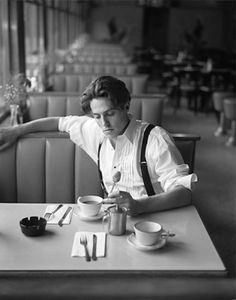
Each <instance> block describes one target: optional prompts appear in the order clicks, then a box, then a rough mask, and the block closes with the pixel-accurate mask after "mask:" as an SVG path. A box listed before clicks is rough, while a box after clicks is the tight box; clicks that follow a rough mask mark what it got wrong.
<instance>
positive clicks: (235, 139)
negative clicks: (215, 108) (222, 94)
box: [223, 96, 236, 146]
mask: <svg viewBox="0 0 236 300" xmlns="http://www.w3.org/2000/svg"><path fill="white" fill-rule="evenodd" d="M223 105H224V113H225V117H226V119H228V120H230V121H231V130H232V132H231V136H230V137H229V139H228V141H227V143H226V145H227V146H235V145H236V97H235V96H234V97H229V98H226V99H225V100H224V104H223Z"/></svg>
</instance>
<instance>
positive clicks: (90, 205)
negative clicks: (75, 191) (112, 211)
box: [77, 195, 103, 217]
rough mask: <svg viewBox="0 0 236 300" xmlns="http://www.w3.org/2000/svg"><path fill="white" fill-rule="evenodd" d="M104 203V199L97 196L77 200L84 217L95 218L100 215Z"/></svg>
mask: <svg viewBox="0 0 236 300" xmlns="http://www.w3.org/2000/svg"><path fill="white" fill-rule="evenodd" d="M102 202H103V199H102V198H101V197H99V196H95V195H88V196H82V197H79V198H78V200H77V203H78V205H79V208H80V211H81V213H82V215H84V216H86V217H94V216H96V215H97V214H99V212H100V210H101V207H102Z"/></svg>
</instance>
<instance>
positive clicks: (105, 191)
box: [97, 143, 108, 195]
mask: <svg viewBox="0 0 236 300" xmlns="http://www.w3.org/2000/svg"><path fill="white" fill-rule="evenodd" d="M101 147H102V143H100V144H99V146H98V159H97V164H98V173H99V177H100V182H101V186H102V189H103V192H104V194H105V195H108V193H107V190H106V188H105V185H104V182H103V179H102V172H101V169H100V152H101Z"/></svg>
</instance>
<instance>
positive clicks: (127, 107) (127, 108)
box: [125, 102, 130, 111]
mask: <svg viewBox="0 0 236 300" xmlns="http://www.w3.org/2000/svg"><path fill="white" fill-rule="evenodd" d="M129 107H130V102H128V103H126V104H125V109H126V110H127V111H128V110H129Z"/></svg>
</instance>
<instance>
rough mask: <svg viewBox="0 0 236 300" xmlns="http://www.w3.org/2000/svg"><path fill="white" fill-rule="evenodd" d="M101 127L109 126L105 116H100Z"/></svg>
mask: <svg viewBox="0 0 236 300" xmlns="http://www.w3.org/2000/svg"><path fill="white" fill-rule="evenodd" d="M101 122H102V126H107V125H108V124H109V122H108V120H107V117H106V116H101Z"/></svg>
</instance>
